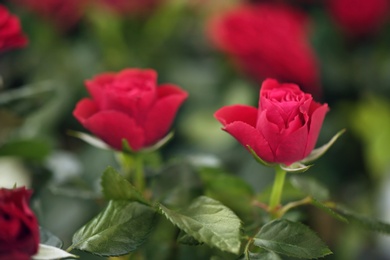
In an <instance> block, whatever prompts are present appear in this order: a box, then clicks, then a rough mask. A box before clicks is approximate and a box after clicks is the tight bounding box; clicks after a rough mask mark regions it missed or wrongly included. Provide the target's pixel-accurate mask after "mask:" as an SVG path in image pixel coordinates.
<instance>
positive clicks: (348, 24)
mask: <svg viewBox="0 0 390 260" xmlns="http://www.w3.org/2000/svg"><path fill="white" fill-rule="evenodd" d="M389 7H390V4H389V0H330V1H329V9H330V12H331V14H332V16H333V18H334V19H335V21H336V22H337V23H338V25H339V26H340V27H341V28H342V29H343V30H344V31H345V32H346V33H348V34H350V35H352V36H361V35H366V34H370V33H372V32H373V31H376V30H378V29H379V28H380V27H381V25H383V24H384V22H385V20H386V18H387V17H388V15H389Z"/></svg>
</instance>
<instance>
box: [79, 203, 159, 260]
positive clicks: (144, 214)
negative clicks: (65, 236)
mask: <svg viewBox="0 0 390 260" xmlns="http://www.w3.org/2000/svg"><path fill="white" fill-rule="evenodd" d="M154 216H155V211H154V210H153V209H152V208H150V207H147V206H144V205H142V204H139V203H137V202H128V201H110V202H109V204H108V206H107V208H106V209H105V210H104V211H103V212H101V213H100V214H99V215H97V216H96V217H95V218H94V219H92V220H91V221H90V222H88V223H87V224H86V225H85V226H83V227H82V228H81V229H79V230H78V231H77V232H76V233H75V234H74V236H73V240H72V243H73V244H72V246H71V249H73V248H74V249H80V250H83V251H87V252H90V253H93V254H96V255H100V256H118V255H124V254H127V253H129V252H132V251H134V250H136V249H137V248H138V247H139V246H140V245H142V244H143V243H144V242H145V240H146V238H147V237H148V235H149V233H150V231H151V229H152V227H153V222H154Z"/></svg>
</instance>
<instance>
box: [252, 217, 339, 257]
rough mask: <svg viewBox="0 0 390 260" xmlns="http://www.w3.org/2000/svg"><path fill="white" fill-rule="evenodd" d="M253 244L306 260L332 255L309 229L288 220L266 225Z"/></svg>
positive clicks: (275, 221)
mask: <svg viewBox="0 0 390 260" xmlns="http://www.w3.org/2000/svg"><path fill="white" fill-rule="evenodd" d="M253 244H254V245H256V246H258V247H261V248H264V249H267V250H270V251H274V252H276V253H280V254H283V255H288V256H292V257H298V258H306V259H312V258H319V257H323V256H326V255H328V254H331V253H332V252H331V251H330V250H329V248H328V247H327V246H326V245H325V244H324V242H322V241H321V239H320V238H319V237H318V236H317V235H316V234H315V233H314V232H313V231H312V230H311V229H310V228H309V227H307V226H305V225H303V224H301V223H299V222H292V221H289V220H286V219H277V220H274V221H272V222H269V223H267V224H266V225H264V226H263V227H262V228H261V230H260V231H259V233H257V234H256V236H255V237H254V242H253Z"/></svg>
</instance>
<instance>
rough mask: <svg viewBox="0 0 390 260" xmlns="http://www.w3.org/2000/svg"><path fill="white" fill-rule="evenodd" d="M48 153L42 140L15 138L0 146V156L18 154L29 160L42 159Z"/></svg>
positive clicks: (47, 148)
mask: <svg viewBox="0 0 390 260" xmlns="http://www.w3.org/2000/svg"><path fill="white" fill-rule="evenodd" d="M49 153H50V146H49V144H48V143H47V142H46V141H44V140H37V139H29V140H15V141H10V142H8V143H5V144H3V145H1V146H0V156H18V157H22V158H24V159H30V160H43V159H45V157H46V156H47V155H49Z"/></svg>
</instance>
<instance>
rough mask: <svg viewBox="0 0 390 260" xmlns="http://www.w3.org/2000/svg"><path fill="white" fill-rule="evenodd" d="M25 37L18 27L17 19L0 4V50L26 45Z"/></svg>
mask: <svg viewBox="0 0 390 260" xmlns="http://www.w3.org/2000/svg"><path fill="white" fill-rule="evenodd" d="M26 44H27V38H26V36H25V35H24V34H23V32H22V29H21V27H20V23H19V19H18V18H17V17H16V16H14V15H12V14H10V13H9V12H8V10H7V8H5V7H4V6H3V5H0V51H5V50H8V49H12V48H21V47H24V46H26Z"/></svg>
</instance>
